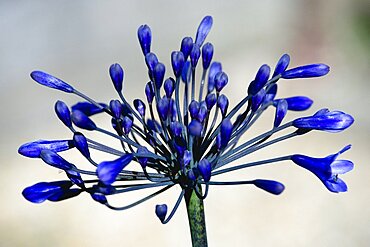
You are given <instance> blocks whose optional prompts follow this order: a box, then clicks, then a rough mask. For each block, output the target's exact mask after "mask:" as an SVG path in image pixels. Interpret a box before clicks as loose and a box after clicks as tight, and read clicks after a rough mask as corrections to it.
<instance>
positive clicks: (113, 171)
mask: <svg viewBox="0 0 370 247" xmlns="http://www.w3.org/2000/svg"><path fill="white" fill-rule="evenodd" d="M132 158H133V155H132V154H124V155H123V156H121V157H120V158H118V159H116V160H113V161H104V162H102V163H100V164H99V165H98V167H97V169H96V173H97V174H98V177H99V179H100V181H101V182H102V183H104V184H106V185H111V184H112V183H113V182H114V181H115V180H116V178H117V176H118V174H119V173H120V172H121V171H122V169H123V168H125V167H126V166H127V165H128V164H129V163H130V162H131V160H132Z"/></svg>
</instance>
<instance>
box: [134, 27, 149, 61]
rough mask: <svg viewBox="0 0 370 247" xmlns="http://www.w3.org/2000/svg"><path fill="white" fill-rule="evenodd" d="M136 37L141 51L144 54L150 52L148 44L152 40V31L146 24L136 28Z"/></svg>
mask: <svg viewBox="0 0 370 247" xmlns="http://www.w3.org/2000/svg"><path fill="white" fill-rule="evenodd" d="M137 37H138V39H139V43H140V46H141V50H142V51H143V54H144V56H145V55H146V54H148V53H149V52H150V45H151V42H152V32H151V30H150V27H149V26H148V25H141V26H140V27H139V29H138V30H137Z"/></svg>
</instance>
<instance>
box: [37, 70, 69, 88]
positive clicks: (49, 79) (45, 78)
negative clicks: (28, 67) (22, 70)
mask: <svg viewBox="0 0 370 247" xmlns="http://www.w3.org/2000/svg"><path fill="white" fill-rule="evenodd" d="M31 78H32V79H33V80H34V81H36V82H37V83H39V84H41V85H44V86H47V87H50V88H54V89H57V90H61V91H63V92H66V93H73V91H74V88H73V87H72V86H71V85H69V84H68V83H66V82H64V81H62V80H60V79H58V78H56V77H54V76H52V75H49V74H47V73H45V72H42V71H33V72H32V73H31Z"/></svg>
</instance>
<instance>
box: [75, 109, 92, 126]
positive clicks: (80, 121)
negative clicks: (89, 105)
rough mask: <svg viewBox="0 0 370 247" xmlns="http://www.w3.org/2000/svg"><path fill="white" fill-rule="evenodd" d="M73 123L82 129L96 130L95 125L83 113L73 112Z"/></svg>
mask: <svg viewBox="0 0 370 247" xmlns="http://www.w3.org/2000/svg"><path fill="white" fill-rule="evenodd" d="M72 122H73V123H74V124H75V125H76V126H77V127H79V128H81V129H86V130H96V128H97V127H96V125H95V123H94V122H93V121H92V120H91V119H90V118H89V117H88V116H86V115H85V113H83V112H82V111H79V110H75V111H72Z"/></svg>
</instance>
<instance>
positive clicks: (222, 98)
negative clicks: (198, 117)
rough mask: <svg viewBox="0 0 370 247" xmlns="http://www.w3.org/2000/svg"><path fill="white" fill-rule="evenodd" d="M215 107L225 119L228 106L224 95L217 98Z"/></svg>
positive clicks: (227, 100)
mask: <svg viewBox="0 0 370 247" xmlns="http://www.w3.org/2000/svg"><path fill="white" fill-rule="evenodd" d="M217 106H218V107H219V108H220V110H221V113H222V116H223V117H225V116H226V113H227V108H228V106H229V99H228V98H227V97H226V96H225V95H224V94H221V95H220V97H218V100H217Z"/></svg>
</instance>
